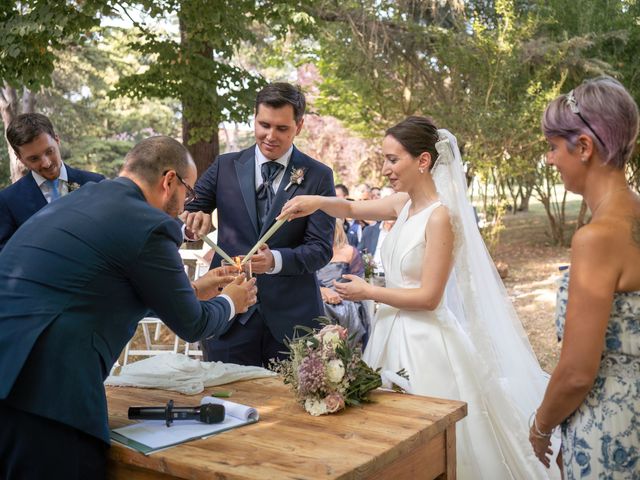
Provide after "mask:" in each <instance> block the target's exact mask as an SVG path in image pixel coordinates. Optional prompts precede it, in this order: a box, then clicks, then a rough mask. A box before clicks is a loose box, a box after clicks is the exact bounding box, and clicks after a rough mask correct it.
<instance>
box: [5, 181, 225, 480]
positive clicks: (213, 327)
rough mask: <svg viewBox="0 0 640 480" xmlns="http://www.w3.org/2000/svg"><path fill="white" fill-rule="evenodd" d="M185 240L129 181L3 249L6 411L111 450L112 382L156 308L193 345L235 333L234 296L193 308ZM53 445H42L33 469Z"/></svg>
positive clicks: (65, 203) (66, 200) (109, 186)
mask: <svg viewBox="0 0 640 480" xmlns="http://www.w3.org/2000/svg"><path fill="white" fill-rule="evenodd" d="M182 240H183V237H182V233H181V230H180V227H179V224H178V222H176V221H175V219H174V218H172V217H170V216H169V215H167V214H166V213H165V212H163V211H161V210H159V209H157V208H155V207H152V206H151V205H149V204H148V203H147V202H146V200H145V198H144V195H143V193H142V191H141V190H140V188H139V187H138V186H137V185H136V184H135V183H134V182H132V181H131V180H129V179H127V178H124V177H120V178H117V179H115V180H104V181H102V182H100V183H89V184H87V185H85V186H84V187H82V188H81V189H79V190H77V191H76V192H74V193H73V195H66V196H64V197H62V198H60V199H59V200H56V201H55V202H53V203H51V204H50V205H49V206H48V207H47V208H44V209H42V210H41V211H40V212H38V213H37V214H35V215H34V216H32V217H31V218H30V219H29V220H28V221H27V222H25V223H24V225H22V227H21V228H20V229H18V231H17V232H16V233H15V235H13V237H12V238H11V239H10V240H9V242H8V243H7V245H6V246H5V248H4V249H3V250H2V252H0V285H2V288H0V406H2V405H5V406H7V405H8V406H11V407H12V408H15V409H19V410H21V411H25V412H29V413H30V414H33V415H34V416H39V417H44V418H46V419H52V420H55V421H57V422H59V423H62V424H64V425H68V426H70V427H73V428H74V429H76V430H78V431H81V432H85V433H86V434H88V435H90V436H93V437H97V438H99V439H101V440H102V441H103V442H107V443H108V442H109V429H108V423H107V402H106V396H105V391H104V387H103V381H104V380H105V378H106V377H107V375H108V374H109V372H110V370H111V367H112V366H113V364H114V363H115V360H116V359H117V358H118V356H119V354H120V352H121V350H122V349H123V347H124V346H125V344H126V343H127V341H129V339H130V338H131V337H132V336H133V334H134V332H135V329H136V326H137V324H138V321H139V320H140V319H141V318H142V317H143V316H144V315H145V313H146V312H147V311H148V310H149V309H153V310H154V311H155V312H156V314H157V315H158V316H159V317H160V318H161V319H162V320H163V321H164V322H165V323H166V324H167V325H168V326H169V327H170V328H171V329H172V330H173V331H174V332H175V333H176V334H178V335H179V336H180V337H182V338H184V339H186V340H188V341H197V340H199V339H201V338H203V337H207V336H210V335H214V334H216V335H217V334H221V333H223V332H224V331H226V330H227V329H228V328H229V326H230V325H231V324H232V322H230V321H228V319H229V315H230V314H231V311H230V306H229V304H228V302H227V301H226V300H225V299H220V298H216V299H212V300H209V301H203V302H200V301H198V300H197V299H196V297H195V295H194V292H193V289H192V288H191V285H190V282H189V279H188V278H187V276H186V275H185V272H184V269H183V264H182V261H181V259H180V255H179V253H178V247H179V246H180V244H181V243H182ZM0 418H2V415H0ZM0 428H1V427H0ZM46 446H47V441H45V440H41V439H39V440H38V445H37V449H36V450H35V451H34V452H33V456H34V461H37V457H38V456H39V455H40V449H43V448H47V447H46ZM2 448H3V446H2V445H0V477H2V476H3V474H2V464H3V455H6V452H3V451H2ZM4 460H6V459H4Z"/></svg>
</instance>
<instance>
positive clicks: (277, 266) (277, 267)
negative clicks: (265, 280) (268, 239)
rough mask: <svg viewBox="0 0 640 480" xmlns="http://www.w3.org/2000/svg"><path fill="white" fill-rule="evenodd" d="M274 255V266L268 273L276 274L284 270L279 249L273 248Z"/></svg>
mask: <svg viewBox="0 0 640 480" xmlns="http://www.w3.org/2000/svg"><path fill="white" fill-rule="evenodd" d="M271 254H272V255H273V268H272V269H271V270H269V271H268V272H266V273H267V275H275V274H276V273H280V272H281V271H282V254H281V253H280V252H279V251H278V250H271Z"/></svg>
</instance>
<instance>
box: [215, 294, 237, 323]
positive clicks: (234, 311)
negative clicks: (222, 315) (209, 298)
mask: <svg viewBox="0 0 640 480" xmlns="http://www.w3.org/2000/svg"><path fill="white" fill-rule="evenodd" d="M216 298H224V299H225V300H226V301H227V302H229V306H230V307H231V314H230V315H229V320H228V321H229V322H230V321H231V319H232V318H233V317H235V316H236V307H235V305H234V304H233V302H232V301H231V297H230V296H229V295H225V294H224V293H222V294H220V295H218V296H217V297H216Z"/></svg>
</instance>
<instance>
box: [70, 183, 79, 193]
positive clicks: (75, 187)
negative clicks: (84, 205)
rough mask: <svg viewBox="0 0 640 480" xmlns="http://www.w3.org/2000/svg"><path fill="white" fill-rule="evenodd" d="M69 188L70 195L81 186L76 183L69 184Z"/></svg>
mask: <svg viewBox="0 0 640 480" xmlns="http://www.w3.org/2000/svg"><path fill="white" fill-rule="evenodd" d="M68 188H69V193H71V192H73V191H74V190H77V189H79V188H80V184H79V183H76V182H70V183H69V184H68Z"/></svg>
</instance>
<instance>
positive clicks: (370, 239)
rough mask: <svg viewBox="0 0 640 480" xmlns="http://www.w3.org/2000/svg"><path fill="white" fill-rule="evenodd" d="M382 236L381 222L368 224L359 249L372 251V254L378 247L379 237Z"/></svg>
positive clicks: (364, 251) (361, 251)
mask: <svg viewBox="0 0 640 480" xmlns="http://www.w3.org/2000/svg"><path fill="white" fill-rule="evenodd" d="M379 236H380V222H376V223H374V224H373V225H367V226H366V227H364V230H363V231H362V240H360V243H359V244H358V250H360V253H370V254H371V255H373V254H375V253H376V248H377V247H378V237H379Z"/></svg>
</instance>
